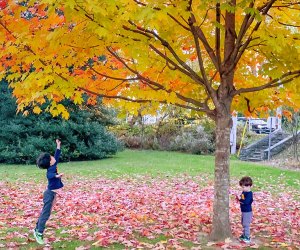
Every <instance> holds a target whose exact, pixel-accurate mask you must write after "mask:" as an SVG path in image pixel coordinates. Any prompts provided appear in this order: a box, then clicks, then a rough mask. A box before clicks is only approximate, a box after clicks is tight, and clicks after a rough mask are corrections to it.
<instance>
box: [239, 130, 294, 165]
mask: <svg viewBox="0 0 300 250" xmlns="http://www.w3.org/2000/svg"><path fill="white" fill-rule="evenodd" d="M269 136H270V137H271V143H270V145H271V147H270V156H273V155H275V154H278V153H279V152H281V151H282V150H284V149H285V148H286V147H287V146H289V145H290V144H291V136H290V135H289V134H288V133H285V132H283V131H282V130H275V131H274V132H272V133H270V134H269V135H267V136H265V137H264V138H262V139H260V140H258V141H256V142H254V143H252V144H250V145H249V146H247V147H245V148H242V150H241V153H240V156H239V158H240V160H242V161H263V160H267V159H268V151H269Z"/></svg>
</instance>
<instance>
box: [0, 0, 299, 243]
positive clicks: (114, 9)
mask: <svg viewBox="0 0 300 250" xmlns="http://www.w3.org/2000/svg"><path fill="white" fill-rule="evenodd" d="M0 9H1V11H0V16H1V20H0V44H1V50H0V60H1V63H0V72H1V77H2V78H3V77H6V79H7V80H9V81H10V82H11V87H12V88H13V89H14V91H13V94H14V95H15V96H16V98H17V102H18V107H19V110H20V111H23V112H28V107H30V109H32V110H33V112H35V113H39V112H41V111H42V110H41V106H42V104H44V103H45V101H46V99H47V100H52V102H51V104H50V105H49V106H48V107H47V110H48V111H50V112H51V113H52V114H53V115H60V114H61V115H62V116H63V117H65V118H68V112H67V109H66V107H64V106H63V105H62V104H61V103H60V102H61V101H62V100H63V99H66V98H67V99H71V100H73V101H74V103H76V104H77V103H78V104H79V103H81V102H82V101H83V99H82V97H81V96H82V94H83V93H88V94H89V95H90V99H89V102H90V103H94V102H95V100H96V96H102V97H103V100H104V102H105V103H107V104H108V105H114V106H116V107H122V108H123V109H126V110H138V109H140V107H141V106H143V110H147V109H148V111H149V112H150V111H151V110H152V111H153V110H157V109H158V108H159V107H161V106H162V105H164V104H172V105H176V106H179V107H182V108H186V109H188V110H192V111H193V112H194V113H199V112H200V113H201V112H202V113H206V114H207V115H208V116H209V117H211V118H212V119H213V120H214V121H215V122H216V135H217V136H216V156H215V159H216V160H215V184H214V187H215V191H214V209H213V229H212V232H211V239H213V240H220V239H224V238H227V237H230V236H231V230H230V221H229V196H228V193H229V186H230V174H229V135H230V128H231V114H232V111H233V110H239V111H244V112H245V113H247V114H248V115H249V114H250V113H258V112H259V113H264V112H267V110H268V109H269V108H275V107H276V106H280V105H282V104H283V103H285V104H287V105H289V106H293V107H295V108H297V107H299V106H300V97H299V88H300V84H299V78H298V77H299V76H300V66H299V64H298V62H299V59H300V57H299V55H300V53H299V52H300V35H299V34H300V33H299V28H300V19H299V13H300V7H299V3H298V2H297V1H295V0H281V1H279V0H277V1H276V0H256V1H254V0H239V1H237V0H224V1H219V0H217V1H216V0H201V1H200V0H198V1H195V0H194V1H192V0H162V1H157V0H147V1H146V0H118V1H116V0H101V1H90V0H82V1H77V0H68V1H62V0H41V1H38V2H36V1H30V0H28V1H3V0H2V1H1V2H0ZM145 107H147V109H145Z"/></svg>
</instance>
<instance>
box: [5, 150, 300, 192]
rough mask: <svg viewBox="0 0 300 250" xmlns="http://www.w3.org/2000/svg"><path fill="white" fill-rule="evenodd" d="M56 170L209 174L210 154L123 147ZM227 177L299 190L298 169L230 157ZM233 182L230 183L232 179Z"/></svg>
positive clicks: (14, 169) (16, 171)
mask: <svg viewBox="0 0 300 250" xmlns="http://www.w3.org/2000/svg"><path fill="white" fill-rule="evenodd" d="M59 171H60V172H63V173H65V175H66V176H68V177H74V176H76V177H78V176H82V177H88V178H97V177H99V176H103V177H107V178H118V177H122V176H134V175H151V176H176V175H179V174H188V175H191V176H195V175H202V174H206V175H208V176H209V177H210V178H213V174H214V156H204V155H191V154H184V153H176V152H162V151H134V150H125V151H123V152H120V153H118V154H117V155H116V156H114V157H112V158H108V159H103V160H98V161H83V162H69V163H60V164H59ZM230 172H231V178H232V179H233V181H236V180H237V179H239V178H240V177H242V176H244V175H249V176H251V177H253V180H254V183H255V188H259V189H260V188H264V187H265V186H269V187H271V188H273V186H274V187H278V186H280V185H284V186H287V187H291V188H293V189H297V190H300V172H297V171H291V170H282V169H278V168H274V167H269V166H265V165H260V164H256V163H249V162H242V161H239V160H236V159H232V160H231V167H230ZM0 175H1V176H3V179H4V180H6V181H9V182H11V181H12V182H13V181H16V180H25V181H26V180H30V181H40V180H41V179H43V178H45V177H44V176H45V170H41V169H38V168H37V167H36V166H34V165H28V166H24V165H5V164H0ZM233 184H234V183H233Z"/></svg>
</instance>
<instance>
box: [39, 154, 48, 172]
mask: <svg viewBox="0 0 300 250" xmlns="http://www.w3.org/2000/svg"><path fill="white" fill-rule="evenodd" d="M50 160H51V155H50V154H49V153H41V154H40V156H39V157H38V158H37V160H36V165H37V166H38V167H39V168H43V169H47V168H49V167H50Z"/></svg>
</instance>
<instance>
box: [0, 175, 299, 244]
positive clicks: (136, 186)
mask: <svg viewBox="0 0 300 250" xmlns="http://www.w3.org/2000/svg"><path fill="white" fill-rule="evenodd" d="M236 181H237V180H234V181H233V183H234V182H236ZM64 183H65V188H64V192H63V195H62V196H61V197H58V202H57V204H56V205H55V207H54V210H53V214H52V217H51V219H50V221H49V222H48V224H47V228H46V233H45V238H46V240H47V241H48V243H49V246H48V247H47V248H46V249H53V248H54V249H58V248H66V249H77V250H83V249H99V248H101V247H108V248H109V249H124V248H127V249H213V248H217V247H219V248H220V247H222V248H231V249H239V248H246V247H247V246H246V245H244V244H240V243H238V242H237V241H235V240H233V241H230V240H227V241H226V242H220V243H218V244H213V243H211V242H208V239H207V233H208V232H209V231H210V228H211V219H212V203H213V183H212V180H211V177H210V176H209V175H207V174H201V175H198V176H189V175H178V176H177V177H176V176H170V177H167V176H164V177H159V176H151V175H140V176H138V175H132V176H129V175H127V176H123V177H119V178H115V179H111V178H107V177H97V178H91V177H84V176H72V177H70V176H69V177H68V176H67V177H66V178H65V180H64ZM44 187H45V183H44V181H39V182H36V181H34V180H24V179H19V180H16V181H14V182H7V181H4V180H1V182H0V194H1V196H0V212H1V216H0V248H4V249H9V248H19V249H37V248H39V249H43V248H42V247H39V246H38V245H37V244H36V243H35V242H34V241H33V236H32V233H31V231H30V230H31V229H33V228H34V226H35V223H36V220H37V218H38V215H39V212H40V209H41V207H42V192H43V190H44ZM281 188H282V189H281V192H279V193H274V194H272V193H271V192H270V191H264V190H257V191H256V192H255V193H254V198H255V202H254V204H253V207H254V221H253V224H252V237H253V243H252V245H251V247H252V248H258V247H259V248H261V249H266V248H267V249H268V248H270V249H271V248H276V247H284V248H288V249H297V248H300V230H299V229H300V211H299V210H300V202H299V199H298V200H297V199H296V198H297V195H299V193H298V191H293V189H290V188H288V189H286V190H287V191H284V190H285V188H284V187H283V186H282V187H281ZM231 192H232V194H234V193H239V192H240V190H239V188H238V186H237V185H233V187H232V191H231ZM298 198H299V197H298ZM231 216H232V228H233V233H234V236H235V237H238V236H239V235H240V233H241V224H240V209H239V205H238V204H237V203H236V202H235V201H234V196H233V195H231Z"/></svg>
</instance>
